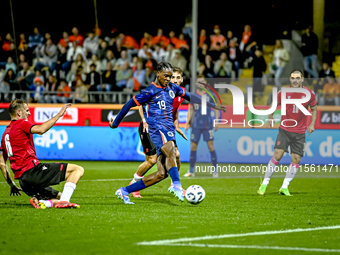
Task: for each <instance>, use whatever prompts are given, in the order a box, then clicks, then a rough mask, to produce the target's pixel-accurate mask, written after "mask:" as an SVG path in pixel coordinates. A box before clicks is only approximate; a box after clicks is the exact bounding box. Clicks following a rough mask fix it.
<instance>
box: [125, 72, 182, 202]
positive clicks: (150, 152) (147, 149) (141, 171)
mask: <svg viewBox="0 0 340 255" xmlns="http://www.w3.org/2000/svg"><path fill="white" fill-rule="evenodd" d="M172 71H173V72H172V76H171V80H170V82H171V83H174V84H176V85H178V86H182V85H183V72H182V70H181V69H180V68H179V67H173V70H172ZM182 88H183V89H184V90H185V88H184V87H182ZM183 100H184V99H183V98H182V97H176V98H175V100H174V101H173V103H172V116H173V118H174V125H175V128H176V131H177V133H179V134H180V135H181V136H182V137H183V138H184V139H185V140H187V141H188V138H187V137H186V136H185V135H184V133H183V131H182V130H181V128H180V127H179V123H178V108H179V106H180V105H181V103H182V102H183ZM149 107H150V106H149V104H146V105H145V106H144V107H143V106H140V107H139V115H140V116H141V119H142V121H141V122H140V124H139V128H138V133H139V136H140V140H141V143H142V146H143V151H144V154H145V161H144V162H143V163H142V164H140V166H139V167H138V169H137V172H136V173H135V174H134V176H133V179H132V181H131V182H130V185H131V184H133V183H135V182H138V181H139V180H141V179H143V177H144V175H145V174H146V173H147V171H149V169H151V167H153V165H154V164H156V162H157V154H156V146H155V145H154V144H153V142H152V141H151V138H150V136H149V131H148V128H149V125H148V121H147V119H148V118H149ZM176 163H177V168H178V172H180V165H181V159H180V153H179V151H178V147H177V145H176ZM172 187H173V186H172V185H171V186H170V188H169V191H170V192H171V193H173V189H172ZM183 192H184V195H185V190H183ZM132 196H133V197H137V198H141V197H142V196H141V195H140V191H139V190H138V191H136V192H132Z"/></svg>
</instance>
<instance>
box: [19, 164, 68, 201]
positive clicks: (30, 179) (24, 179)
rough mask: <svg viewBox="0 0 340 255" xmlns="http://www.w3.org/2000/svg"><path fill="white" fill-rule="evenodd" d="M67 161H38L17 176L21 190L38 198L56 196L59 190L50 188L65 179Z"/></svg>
mask: <svg viewBox="0 0 340 255" xmlns="http://www.w3.org/2000/svg"><path fill="white" fill-rule="evenodd" d="M66 168H67V163H39V164H38V165H36V166H35V167H33V168H31V169H30V170H28V171H26V172H24V173H23V175H22V176H21V177H20V178H19V183H20V186H21V188H22V190H23V191H24V192H25V193H26V194H27V195H28V196H36V197H37V198H38V199H51V198H56V197H57V195H58V193H59V191H57V190H55V189H53V188H51V187H50V186H51V185H57V184H59V183H60V182H62V181H65V176H66Z"/></svg>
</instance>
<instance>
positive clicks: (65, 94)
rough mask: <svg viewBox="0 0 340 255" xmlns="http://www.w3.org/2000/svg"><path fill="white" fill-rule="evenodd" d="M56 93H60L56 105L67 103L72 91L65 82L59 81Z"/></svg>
mask: <svg viewBox="0 0 340 255" xmlns="http://www.w3.org/2000/svg"><path fill="white" fill-rule="evenodd" d="M57 91H59V92H61V93H58V94H57V98H56V99H57V102H58V103H63V104H66V103H67V99H68V98H69V97H70V96H71V93H70V92H72V90H71V88H70V87H69V86H68V85H67V82H66V81H65V80H61V81H60V85H59V86H58V89H57Z"/></svg>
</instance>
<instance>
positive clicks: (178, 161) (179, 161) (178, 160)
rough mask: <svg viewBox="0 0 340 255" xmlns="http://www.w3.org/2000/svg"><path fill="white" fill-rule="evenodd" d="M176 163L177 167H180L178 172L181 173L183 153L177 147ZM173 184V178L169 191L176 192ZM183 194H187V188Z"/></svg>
mask: <svg viewBox="0 0 340 255" xmlns="http://www.w3.org/2000/svg"><path fill="white" fill-rule="evenodd" d="M176 164H177V168H178V174H179V175H180V172H181V171H180V167H181V154H180V153H179V150H178V148H177V147H176ZM173 186H174V185H173V184H172V180H171V184H170V187H169V189H168V191H169V192H170V193H171V194H174V189H173ZM182 190H183V194H184V196H185V189H183V188H182Z"/></svg>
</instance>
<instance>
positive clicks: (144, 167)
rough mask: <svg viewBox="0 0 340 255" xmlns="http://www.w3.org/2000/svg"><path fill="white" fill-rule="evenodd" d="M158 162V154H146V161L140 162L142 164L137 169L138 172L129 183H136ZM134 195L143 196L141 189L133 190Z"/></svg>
mask: <svg viewBox="0 0 340 255" xmlns="http://www.w3.org/2000/svg"><path fill="white" fill-rule="evenodd" d="M156 163H157V155H156V154H155V155H151V156H149V155H146V156H145V161H144V162H143V163H142V164H140V166H139V167H138V169H137V172H136V173H135V174H134V176H133V179H132V181H131V182H130V184H129V185H131V184H134V183H136V182H138V181H140V180H141V179H143V177H144V175H145V174H146V173H147V172H148V171H149V169H150V168H151V167H153V166H154V164H156ZM132 196H133V197H136V198H141V197H142V196H141V195H140V191H139V190H138V191H136V192H132Z"/></svg>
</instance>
